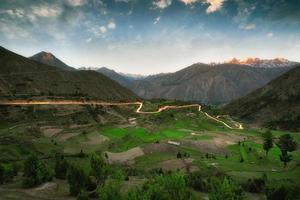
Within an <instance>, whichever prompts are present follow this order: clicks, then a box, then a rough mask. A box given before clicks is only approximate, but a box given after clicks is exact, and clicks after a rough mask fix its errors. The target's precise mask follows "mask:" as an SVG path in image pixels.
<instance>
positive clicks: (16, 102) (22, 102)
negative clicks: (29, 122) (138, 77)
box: [0, 100, 244, 129]
mask: <svg viewBox="0 0 300 200" xmlns="http://www.w3.org/2000/svg"><path fill="white" fill-rule="evenodd" d="M0 105H4V106H20V105H22V106H26V105H101V106H129V105H136V106H138V108H137V109H136V111H135V112H136V113H139V114H156V113H160V112H162V111H164V110H172V109H183V108H192V107H196V108H197V109H198V111H199V112H203V113H204V114H205V115H206V116H207V117H208V118H210V119H212V120H214V121H216V122H219V123H222V124H223V125H224V126H226V127H227V128H229V129H244V128H243V125H242V124H241V123H238V122H236V123H235V126H236V127H232V126H230V125H228V124H227V123H225V122H224V121H222V120H220V119H218V118H215V117H213V116H211V115H209V114H208V113H207V112H204V111H202V110H201V108H202V107H201V105H200V104H189V105H183V106H162V107H160V108H158V110H156V111H141V110H142V108H143V105H144V104H143V102H139V101H137V102H127V103H114V102H102V101H72V100H60V101H57V100H47V101H39V100H34V101H32V100H14V101H0Z"/></svg>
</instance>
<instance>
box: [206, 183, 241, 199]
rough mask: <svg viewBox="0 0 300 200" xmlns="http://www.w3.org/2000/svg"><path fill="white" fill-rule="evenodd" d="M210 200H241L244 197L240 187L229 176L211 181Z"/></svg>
mask: <svg viewBox="0 0 300 200" xmlns="http://www.w3.org/2000/svg"><path fill="white" fill-rule="evenodd" d="M209 199H210V200H242V199H245V197H244V194H243V190H242V188H241V187H240V186H239V185H238V184H236V183H235V182H234V181H233V180H231V179H229V178H226V177H225V178H224V179H216V180H214V181H212V186H211V192H210V193H209Z"/></svg>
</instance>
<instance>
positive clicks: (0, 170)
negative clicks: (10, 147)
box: [0, 164, 5, 185]
mask: <svg viewBox="0 0 300 200" xmlns="http://www.w3.org/2000/svg"><path fill="white" fill-rule="evenodd" d="M4 181H5V168H4V167H3V165H2V164H0V185H1V184H3V183H4Z"/></svg>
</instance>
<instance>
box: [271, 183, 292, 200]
mask: <svg viewBox="0 0 300 200" xmlns="http://www.w3.org/2000/svg"><path fill="white" fill-rule="evenodd" d="M296 194H297V191H296V189H295V188H294V187H291V186H288V185H282V184H273V185H269V186H268V187H267V188H266V197H267V200H293V199H297V198H296Z"/></svg>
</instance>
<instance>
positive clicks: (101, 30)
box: [99, 26, 107, 33]
mask: <svg viewBox="0 0 300 200" xmlns="http://www.w3.org/2000/svg"><path fill="white" fill-rule="evenodd" d="M99 30H100V32H101V33H106V31H107V28H106V27H105V26H100V28H99Z"/></svg>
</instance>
